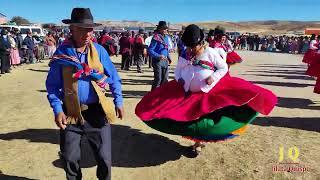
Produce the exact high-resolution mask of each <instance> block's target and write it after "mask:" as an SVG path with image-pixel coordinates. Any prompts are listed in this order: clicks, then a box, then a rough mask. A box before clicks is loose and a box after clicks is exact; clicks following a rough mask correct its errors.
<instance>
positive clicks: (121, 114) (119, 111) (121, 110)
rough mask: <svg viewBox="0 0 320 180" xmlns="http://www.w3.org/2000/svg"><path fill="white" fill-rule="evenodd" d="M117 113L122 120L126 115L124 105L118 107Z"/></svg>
mask: <svg viewBox="0 0 320 180" xmlns="http://www.w3.org/2000/svg"><path fill="white" fill-rule="evenodd" d="M116 115H117V117H118V118H119V119H121V120H122V118H123V115H124V111H123V107H116Z"/></svg>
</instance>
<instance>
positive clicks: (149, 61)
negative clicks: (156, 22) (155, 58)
mask: <svg viewBox="0 0 320 180" xmlns="http://www.w3.org/2000/svg"><path fill="white" fill-rule="evenodd" d="M152 38H153V33H152V32H149V36H148V37H147V38H146V39H145V40H144V43H145V45H146V46H147V48H149V46H150V44H151V40H152ZM147 59H148V64H149V68H151V64H152V57H151V56H150V54H149V53H148V52H147Z"/></svg>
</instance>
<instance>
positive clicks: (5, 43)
mask: <svg viewBox="0 0 320 180" xmlns="http://www.w3.org/2000/svg"><path fill="white" fill-rule="evenodd" d="M10 48H11V45H10V43H9V39H8V31H7V30H5V29H2V30H1V36H0V59H1V74H4V73H10Z"/></svg>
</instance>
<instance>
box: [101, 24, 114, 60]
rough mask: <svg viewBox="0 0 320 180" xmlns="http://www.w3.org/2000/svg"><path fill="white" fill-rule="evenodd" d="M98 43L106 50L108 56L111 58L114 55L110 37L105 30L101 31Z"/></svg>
mask: <svg viewBox="0 0 320 180" xmlns="http://www.w3.org/2000/svg"><path fill="white" fill-rule="evenodd" d="M98 43H99V44H100V45H101V46H103V47H104V49H106V50H107V52H108V54H109V56H113V55H114V54H115V50H114V47H113V39H112V37H111V36H109V32H108V30H107V29H104V30H103V31H102V34H101V37H100V38H99V39H98Z"/></svg>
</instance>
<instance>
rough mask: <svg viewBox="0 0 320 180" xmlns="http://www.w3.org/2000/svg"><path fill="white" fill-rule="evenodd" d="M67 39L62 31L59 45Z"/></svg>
mask: <svg viewBox="0 0 320 180" xmlns="http://www.w3.org/2000/svg"><path fill="white" fill-rule="evenodd" d="M65 40H66V38H65V36H64V33H63V32H62V33H61V34H60V37H59V40H58V47H59V46H60V45H61V44H62V43H63V42H64V41H65Z"/></svg>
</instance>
